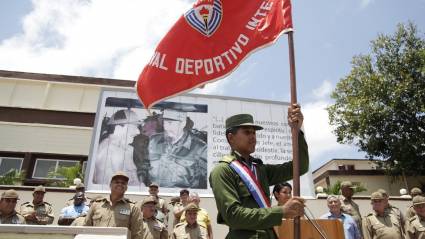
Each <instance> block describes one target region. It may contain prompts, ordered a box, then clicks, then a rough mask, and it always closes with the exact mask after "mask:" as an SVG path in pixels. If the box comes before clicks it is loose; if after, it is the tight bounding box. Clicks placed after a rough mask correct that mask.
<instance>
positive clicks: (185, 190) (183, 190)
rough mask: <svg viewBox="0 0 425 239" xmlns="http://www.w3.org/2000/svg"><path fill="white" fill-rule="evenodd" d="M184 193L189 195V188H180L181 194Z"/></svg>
mask: <svg viewBox="0 0 425 239" xmlns="http://www.w3.org/2000/svg"><path fill="white" fill-rule="evenodd" d="M183 194H187V195H189V190H187V189H182V190H180V196H182V195H183Z"/></svg>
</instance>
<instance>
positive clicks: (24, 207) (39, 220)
mask: <svg viewBox="0 0 425 239" xmlns="http://www.w3.org/2000/svg"><path fill="white" fill-rule="evenodd" d="M34 211H35V215H36V219H35V220H28V219H27V220H26V223H27V224H35V225H46V224H52V223H53V220H54V219H55V216H54V213H53V208H52V205H51V204H50V203H48V202H42V203H40V204H38V205H34V203H33V202H25V203H23V204H21V210H20V212H21V215H22V216H24V217H26V216H27V215H30V214H32V213H34Z"/></svg>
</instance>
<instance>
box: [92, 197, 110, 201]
mask: <svg viewBox="0 0 425 239" xmlns="http://www.w3.org/2000/svg"><path fill="white" fill-rule="evenodd" d="M105 200H107V199H106V198H104V197H103V198H98V199H95V200H94V201H95V202H103V201H105Z"/></svg>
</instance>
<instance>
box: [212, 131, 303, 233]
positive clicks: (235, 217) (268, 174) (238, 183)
mask: <svg viewBox="0 0 425 239" xmlns="http://www.w3.org/2000/svg"><path fill="white" fill-rule="evenodd" d="M298 143H299V158H300V173H301V174H304V173H306V172H307V171H308V167H309V159H308V149H307V143H306V141H305V139H304V134H303V133H302V132H301V131H300V134H299V142H298ZM233 160H241V161H242V160H244V159H243V158H241V157H240V156H238V154H236V153H235V152H232V154H231V155H229V156H225V157H224V158H223V159H222V160H220V162H219V163H218V164H217V165H216V166H215V168H214V169H213V170H212V172H211V174H210V178H209V180H210V185H211V188H212V190H213V193H214V198H215V201H216V204H217V209H218V215H217V222H218V223H222V224H226V225H228V226H229V233H228V234H227V237H226V238H244V239H245V238H276V235H275V233H274V231H273V226H277V225H281V224H282V218H283V212H282V208H281V207H280V206H274V207H271V208H259V205H258V204H257V202H256V201H255V199H254V198H253V197H252V195H251V193H250V192H249V190H248V189H247V187H246V186H245V184H244V183H243V181H242V180H241V178H240V177H239V175H238V174H237V173H236V172H235V171H234V170H233V169H232V168H231V167H230V165H229V163H230V162H232V161H233ZM249 160H251V161H253V162H254V163H256V172H257V179H258V182H259V183H260V185H261V188H262V189H263V191H264V193H265V194H266V197H267V198H270V189H269V187H270V186H272V185H275V184H277V183H281V182H284V181H287V180H290V179H292V162H286V163H283V164H278V165H269V164H263V163H262V161H261V160H259V159H254V158H250V159H249Z"/></svg>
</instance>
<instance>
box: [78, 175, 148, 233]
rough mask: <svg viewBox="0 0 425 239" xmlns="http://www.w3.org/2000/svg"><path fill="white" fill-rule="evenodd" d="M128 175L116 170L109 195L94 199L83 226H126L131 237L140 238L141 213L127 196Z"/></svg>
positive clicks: (141, 227)
mask: <svg viewBox="0 0 425 239" xmlns="http://www.w3.org/2000/svg"><path fill="white" fill-rule="evenodd" d="M128 180H129V178H128V176H127V175H126V174H125V173H124V172H117V173H115V174H114V175H113V176H112V178H111V183H110V185H109V186H110V188H111V194H110V196H109V197H104V198H100V199H96V200H95V201H94V203H93V205H92V206H91V207H90V209H89V211H88V213H87V216H86V219H85V222H84V226H95V227H127V228H128V230H130V232H131V238H132V239H141V238H142V230H143V223H142V215H141V211H140V208H139V207H136V206H135V204H134V203H133V202H132V201H130V200H129V199H127V198H124V193H125V192H126V191H127V185H128Z"/></svg>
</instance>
